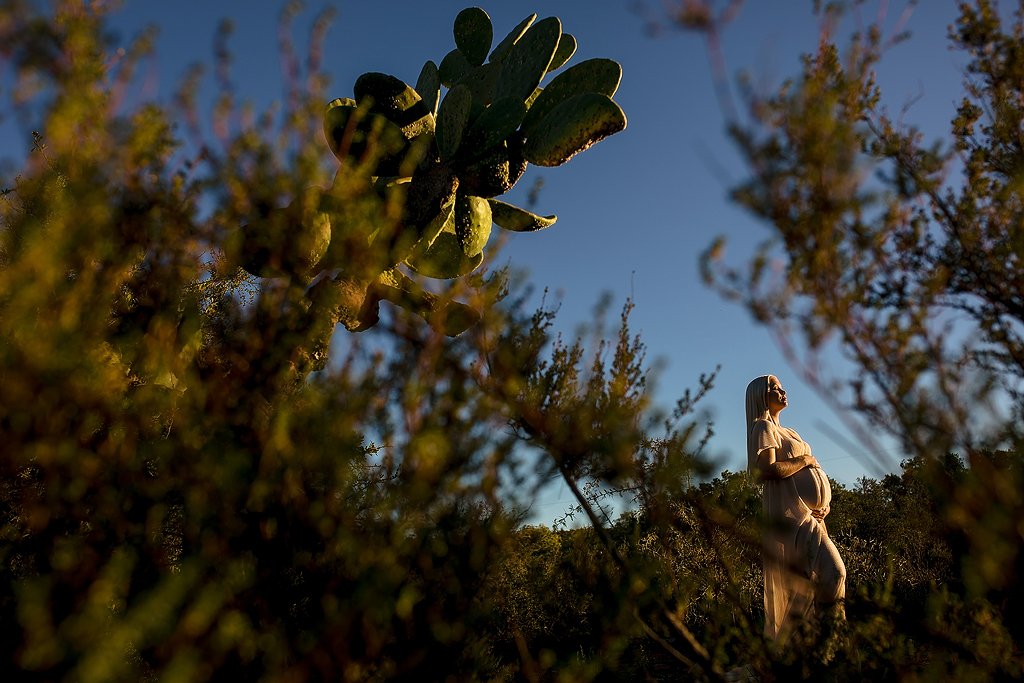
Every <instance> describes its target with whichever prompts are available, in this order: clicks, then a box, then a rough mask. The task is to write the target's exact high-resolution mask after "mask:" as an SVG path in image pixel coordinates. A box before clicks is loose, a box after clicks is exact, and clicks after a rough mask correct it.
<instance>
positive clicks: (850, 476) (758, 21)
mask: <svg viewBox="0 0 1024 683" xmlns="http://www.w3.org/2000/svg"><path fill="white" fill-rule="evenodd" d="M281 4H282V3H279V2H269V1H259V2H254V1H253V0H245V1H243V0H220V1H218V2H210V1H209V0H207V1H205V2H199V1H197V0H177V1H176V2H152V1H150V0H127V1H126V2H124V4H123V9H122V10H121V11H120V12H118V13H117V14H116V15H115V20H114V26H115V28H116V29H117V30H118V31H119V32H120V33H121V34H122V35H123V36H124V37H125V38H126V39H127V38H129V37H131V36H132V35H134V34H135V33H137V32H138V31H139V30H140V28H141V27H142V26H144V25H147V24H155V25H156V26H158V27H159V30H160V34H159V38H158V42H157V51H156V58H155V65H154V71H153V72H152V73H151V74H150V75H149V76H148V77H147V80H148V81H149V85H148V86H147V88H152V89H153V92H154V94H155V95H156V96H157V97H162V98H165V99H166V98H167V96H168V94H169V93H170V92H171V91H172V90H173V89H174V87H175V85H176V84H177V83H178V81H179V79H180V78H181V77H182V75H183V74H184V73H185V69H186V67H187V65H189V64H191V63H194V62H206V63H209V62H210V56H211V55H212V42H213V35H214V31H215V28H216V26H217V22H218V20H219V19H220V18H230V19H231V20H232V21H233V23H234V26H235V31H234V34H233V35H232V38H231V40H230V43H229V45H230V48H231V51H232V53H233V54H234V58H235V59H234V67H233V73H232V76H231V80H232V81H233V83H234V85H235V87H236V93H237V95H238V97H239V98H240V99H249V100H252V101H253V103H254V104H255V105H256V106H257V108H262V107H263V106H266V104H267V103H269V102H270V101H273V100H281V99H283V98H284V97H285V94H284V91H283V87H282V81H283V79H282V70H281V66H280V61H279V58H278V54H277V47H276V46H277V16H278V12H279V10H280V7H281ZM328 4H329V5H330V6H332V7H334V8H335V9H336V11H337V14H336V16H335V19H334V22H333V24H332V27H331V29H330V32H329V34H328V39H327V43H326V53H325V55H324V60H325V66H326V69H327V71H328V72H329V73H330V74H331V75H332V76H333V85H332V88H331V89H330V92H331V95H332V96H336V97H348V96H351V89H352V84H353V82H354V81H355V79H356V78H357V77H358V76H359V75H360V74H361V73H363V72H366V71H383V72H387V73H391V74H393V75H395V76H398V77H399V78H402V79H403V80H405V81H407V82H409V83H414V82H415V80H416V77H417V75H418V73H419V70H420V68H421V66H422V65H423V62H424V61H425V60H426V59H433V60H434V61H435V62H440V60H441V58H442V57H443V56H444V55H445V54H446V53H447V52H448V51H449V50H450V49H451V48H452V47H453V46H454V42H453V37H452V30H451V27H452V21H453V19H454V17H455V15H456V14H457V13H458V11H459V10H460V9H462V8H463V7H465V6H466V3H464V2H452V1H450V0H433V1H431V2H429V3H428V2H422V1H413V0H392V1H391V2H347V1H344V0H340V1H337V2H333V3H328ZM479 4H480V6H482V7H483V8H484V9H485V10H486V11H487V12H488V13H489V14H490V16H491V19H492V21H493V23H494V26H495V40H496V41H497V40H499V39H500V38H501V37H502V36H504V34H505V33H506V32H507V31H508V30H509V29H511V28H512V27H513V26H514V25H515V24H516V23H518V22H519V21H520V20H521V19H523V18H524V17H525V16H527V15H528V14H530V13H531V12H537V13H538V14H539V15H540V16H541V17H544V16H550V15H554V16H558V17H559V18H560V19H561V20H562V25H563V30H565V31H568V32H570V33H572V34H574V35H575V36H576V38H577V40H578V42H579V50H578V52H577V53H576V56H575V57H574V58H573V62H572V63H575V62H577V61H580V60H582V59H587V58H590V57H609V58H612V59H615V60H617V61H619V62H620V63H621V64H622V66H623V79H622V84H621V86H620V89H619V91H618V93H617V95H616V97H615V99H616V101H617V102H619V104H620V105H621V106H622V108H623V110H624V111H625V113H626V116H627V118H628V122H629V123H628V127H627V129H626V130H625V131H624V132H622V133H620V134H617V135H615V136H613V137H612V138H609V139H607V140H605V141H604V142H602V143H600V144H599V145H597V146H595V147H593V148H591V149H590V150H588V151H587V152H585V153H584V154H581V155H579V156H578V157H576V158H574V159H573V160H571V161H570V162H569V163H568V164H566V165H564V166H562V167H559V168H554V169H537V168H535V167H531V170H530V171H529V172H528V175H527V177H525V178H524V179H523V180H522V181H520V183H519V185H518V186H517V187H516V188H515V190H514V191H513V192H512V193H511V194H510V195H508V196H507V198H508V199H509V201H512V202H513V203H525V202H526V198H525V195H526V191H527V189H528V188H529V187H530V186H531V185H532V184H533V182H534V180H535V179H536V178H540V179H542V180H543V183H544V184H543V189H542V191H541V194H540V198H539V202H538V203H537V205H536V210H537V212H538V213H543V214H549V213H556V214H558V216H559V220H558V223H557V224H556V225H555V226H553V227H552V228H550V229H548V230H546V231H542V232H539V233H533V234H523V235H513V236H512V238H511V239H510V240H509V241H508V244H507V246H506V247H505V248H504V250H503V251H502V252H501V257H500V258H499V262H500V263H504V262H506V261H507V262H509V263H510V264H511V265H512V266H514V267H517V268H522V269H525V270H526V271H527V272H528V274H529V280H530V282H531V283H533V285H534V286H535V287H536V289H537V291H538V292H540V291H541V290H543V289H544V288H549V289H550V290H551V292H552V293H553V295H554V298H555V300H557V301H560V302H561V312H560V316H559V319H560V323H559V324H560V325H562V327H563V329H564V330H566V331H567V332H569V333H572V332H573V331H574V330H575V329H576V328H577V326H578V325H580V324H581V323H585V322H587V321H588V320H589V319H590V317H591V313H592V310H593V307H594V305H595V304H596V303H597V301H598V300H599V298H600V297H601V295H602V294H603V293H606V292H607V293H610V294H611V295H612V297H613V301H614V303H613V306H612V312H613V313H614V312H617V310H618V308H619V307H620V306H621V305H622V303H623V301H624V300H625V298H626V297H627V296H632V297H633V298H634V300H635V304H636V308H635V312H634V315H633V318H632V324H633V326H634V328H635V330H636V331H638V332H640V333H641V334H642V336H643V339H644V341H645V343H646V344H647V347H648V351H649V357H650V359H651V360H652V361H658V362H659V363H660V364H661V366H662V369H661V371H660V373H659V375H658V377H659V379H658V384H657V386H658V394H657V395H658V398H659V400H660V401H662V402H664V404H665V405H666V406H669V405H671V403H672V402H673V401H674V399H675V398H676V397H678V396H679V395H681V394H682V392H683V391H684V390H685V388H687V387H694V386H695V385H696V380H697V377H698V376H699V375H700V374H701V373H704V372H709V371H711V370H713V369H714V368H715V367H716V366H718V365H720V366H721V372H720V374H719V376H718V379H717V382H716V386H715V388H714V390H713V391H712V392H711V394H710V396H709V397H708V400H706V401H705V402H704V407H705V408H707V409H708V410H709V411H710V414H711V417H712V419H713V420H714V422H715V432H716V436H715V437H714V439H713V441H712V443H711V452H712V453H713V454H714V455H715V456H716V457H717V459H718V460H719V462H720V467H722V468H729V469H732V470H736V469H740V468H742V467H743V466H744V465H743V463H744V459H745V456H744V454H743V451H744V429H745V428H744V423H743V419H744V418H743V407H742V401H743V392H744V388H745V387H746V384H747V382H748V381H749V380H750V379H752V378H753V377H755V376H757V375H761V374H765V373H767V372H771V373H774V374H777V375H778V376H779V377H780V378H781V379H782V381H783V383H784V384H785V385H786V386H787V387H788V389H789V393H790V399H791V407H790V408H789V409H787V411H786V413H784V414H783V419H784V422H785V423H786V424H788V425H790V426H793V427H794V428H796V429H797V430H798V431H799V432H800V433H801V435H802V436H803V437H804V438H805V440H807V441H808V442H809V443H810V444H811V445H812V447H813V449H814V452H815V454H816V455H817V456H818V458H819V460H820V461H821V462H822V464H823V465H824V466H825V468H826V470H827V471H828V472H829V474H830V475H831V476H833V477H834V478H836V479H838V480H840V481H842V482H846V483H853V482H854V480H855V479H856V478H858V477H860V476H864V475H867V476H873V477H877V476H880V475H881V474H882V473H883V472H884V469H879V468H877V467H874V466H872V465H871V461H870V460H869V459H868V458H866V457H865V456H864V453H863V450H864V449H863V448H861V447H854V448H847V447H844V446H842V445H840V444H839V443H838V442H837V441H836V440H835V439H834V438H833V436H832V434H831V431H830V430H829V429H828V427H827V426H828V425H831V426H833V427H836V426H838V422H839V421H838V420H837V417H836V416H835V415H834V414H833V413H831V412H830V411H829V410H828V409H827V408H826V407H825V406H824V402H823V401H822V400H821V398H820V397H818V396H816V395H815V394H814V393H813V391H812V390H811V389H809V388H808V387H806V386H805V385H803V384H802V383H801V382H800V381H799V380H798V378H797V376H796V374H795V373H794V372H792V371H790V369H789V366H788V364H787V362H786V360H785V359H784V357H783V355H782V354H781V353H780V352H779V351H778V350H777V349H776V347H775V345H774V344H773V342H772V340H771V338H770V337H769V335H768V334H767V332H766V331H765V330H764V329H762V328H760V327H758V326H757V325H756V324H754V323H753V322H752V320H751V319H750V317H749V316H748V315H747V313H746V312H745V311H744V310H743V309H741V308H740V307H738V306H737V305H735V304H732V303H728V302H725V301H723V300H722V299H721V298H720V297H719V296H718V295H717V294H716V293H714V292H712V291H710V290H708V289H707V288H706V287H705V286H704V285H703V284H702V283H701V281H700V278H699V272H698V259H699V255H700V253H701V252H702V251H703V250H704V249H705V248H707V246H708V245H709V244H710V242H711V241H712V240H713V239H714V238H715V237H716V236H717V235H724V236H726V237H727V238H728V240H729V242H728V247H727V258H728V260H729V261H730V262H731V263H733V264H738V263H740V261H741V259H742V258H743V256H744V255H746V254H749V253H750V250H751V248H752V245H755V244H757V243H759V242H761V241H762V240H764V239H765V238H767V237H768V235H769V233H768V230H767V228H766V227H765V226H763V225H761V224H759V223H757V222H755V221H753V220H752V219H751V218H749V217H748V216H747V215H746V214H745V213H744V212H742V211H740V210H739V209H737V208H736V207H734V206H731V205H730V203H729V201H728V196H727V195H728V189H729V187H730V186H731V185H732V184H734V183H736V182H738V181H739V180H741V179H742V178H743V169H742V166H741V165H740V163H739V160H738V157H737V155H736V154H735V152H734V150H733V148H732V146H731V143H730V142H729V141H728V139H727V137H726V136H725V133H724V118H723V113H722V110H721V108H720V106H719V103H718V101H717V100H716V97H715V94H714V89H713V84H712V78H711V69H710V66H709V61H708V57H707V52H706V50H705V46H704V43H703V40H702V39H700V38H699V37H698V36H696V35H694V34H689V33H682V32H680V31H677V30H674V29H673V28H672V27H671V26H670V25H669V23H668V21H667V18H666V16H665V14H664V11H665V10H664V8H665V7H666V6H668V5H670V4H672V3H670V2H662V1H661V0H649V1H648V2H647V3H646V5H645V4H644V3H642V2H639V3H638V2H636V1H634V0H602V1H601V2H600V3H598V2H593V1H591V0H548V1H546V2H537V0H533V2H524V1H523V0H502V1H501V2H482V3H479ZM718 4H719V5H721V4H724V3H721V2H720V3H718ZM811 5H812V3H811V2H810V0H807V1H796V0H792V1H790V0H787V1H785V2H770V3H769V2H764V1H761V2H755V1H748V2H747V3H745V5H744V6H743V8H742V9H741V11H740V14H739V16H738V18H737V20H736V21H735V22H734V23H733V24H732V25H731V26H729V27H728V28H727V30H726V32H725V34H724V45H723V47H724V53H725V56H726V60H727V63H728V67H729V70H730V73H732V74H735V73H736V72H737V71H738V70H740V69H745V70H747V71H748V72H749V73H750V75H751V76H752V77H753V79H754V82H755V83H757V84H759V86H760V85H764V84H769V85H770V84H778V83H779V82H780V81H781V80H782V79H783V78H785V77H787V76H790V75H793V74H795V73H796V72H797V69H798V58H799V55H800V54H801V53H802V52H807V51H809V50H812V49H813V48H814V47H815V45H816V42H817V39H818V33H819V31H818V23H817V20H816V18H815V17H814V16H813V15H812V12H811ZM324 6H327V4H322V3H317V2H313V1H310V2H307V3H306V10H305V11H303V12H302V13H301V14H300V15H299V16H298V18H297V20H296V21H295V24H294V25H295V29H296V34H297V36H299V37H304V36H305V35H307V34H308V30H309V27H310V25H311V22H312V18H313V16H314V15H315V13H316V12H317V11H319V10H320V9H322V8H323V7H324ZM883 6H889V9H888V17H887V18H886V19H885V22H884V23H885V25H886V26H889V27H892V26H893V25H894V24H896V23H897V21H898V19H899V17H900V15H901V14H902V11H903V9H904V7H905V3H903V2H889V3H886V2H884V1H881V2H878V1H871V2H867V3H865V6H864V8H863V9H862V10H861V11H862V12H864V14H865V15H866V18H867V19H871V18H873V16H874V14H875V13H876V12H877V11H878V10H879V8H880V7H883ZM954 17H955V3H954V2H953V1H952V0H936V1H932V0H929V2H927V3H921V4H920V5H919V6H917V7H916V8H915V9H914V11H913V13H912V15H911V16H910V18H909V20H908V22H907V25H906V28H907V29H909V30H910V31H911V32H912V34H913V36H912V38H911V39H910V40H909V41H908V42H905V43H902V44H899V45H897V46H895V47H893V48H892V49H890V51H889V52H888V54H887V55H886V57H885V59H884V60H883V63H882V65H881V67H880V70H879V74H878V77H879V82H880V84H881V86H882V88H883V91H884V101H885V103H886V105H887V106H888V107H889V108H890V109H891V110H892V111H894V112H898V111H899V110H900V109H901V108H903V107H904V106H905V105H908V104H909V105H910V106H909V109H908V110H907V112H906V114H905V115H904V118H905V119H906V120H907V121H908V122H914V123H916V124H918V125H920V126H921V128H922V129H923V130H924V131H925V132H926V134H927V135H929V136H938V135H942V134H943V133H944V132H945V131H946V130H947V129H948V121H949V119H950V118H951V117H952V114H953V111H954V107H955V104H956V102H957V100H958V99H959V93H960V82H961V73H960V70H959V67H958V64H959V63H960V61H961V60H960V58H959V57H958V56H957V55H955V54H953V53H951V52H950V51H949V49H948V41H947V39H946V33H947V26H948V25H949V24H950V23H951V22H952V21H953V19H954ZM651 19H656V20H660V21H662V22H663V24H664V29H665V30H663V31H661V32H657V33H654V34H652V33H651V31H650V30H649V28H650V20H651ZM210 76H211V75H210V74H208V78H210ZM5 108H6V105H5ZM16 139H17V140H25V139H27V138H26V131H23V130H20V129H19V128H17V126H15V122H13V121H10V120H8V121H5V122H0V152H4V151H6V152H7V153H8V154H11V153H13V154H14V155H15V156H16V155H17V154H18V153H19V150H18V145H17V143H16V142H15V140H16ZM325 153H326V148H325ZM551 298H552V297H551V296H550V295H549V300H550V299H551ZM834 363H835V365H834V367H835V368H837V369H841V368H842V364H841V363H840V362H839V361H838V360H835V361H834ZM839 431H840V432H841V433H845V431H844V430H842V429H840V430H839ZM886 448H887V450H888V451H889V455H891V456H893V457H894V458H895V459H894V460H892V461H891V462H890V467H891V468H895V467H897V465H898V452H896V451H895V449H892V447H891V446H889V447H886ZM568 500H569V498H568V494H566V493H564V492H549V494H548V496H547V498H546V499H545V500H544V501H542V502H541V503H540V506H539V507H538V508H537V510H536V514H537V516H538V517H539V518H542V519H543V518H550V517H554V516H556V515H557V514H558V513H559V512H560V511H561V507H564V504H566V503H567V502H568Z"/></svg>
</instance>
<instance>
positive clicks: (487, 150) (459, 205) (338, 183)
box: [239, 7, 626, 334]
mask: <svg viewBox="0 0 1024 683" xmlns="http://www.w3.org/2000/svg"><path fill="white" fill-rule="evenodd" d="M536 19H537V15H536V14H532V15H530V16H528V17H526V18H525V19H524V20H523V21H522V22H520V23H519V24H518V25H517V26H516V27H515V28H513V29H512V30H511V31H510V32H509V33H508V34H507V35H506V36H505V38H504V39H502V40H501V41H500V42H499V43H498V44H497V45H496V46H494V47H493V48H492V41H493V39H494V31H493V26H492V24H491V20H490V17H489V16H488V15H487V13H486V12H485V11H484V10H482V9H480V8H478V7H470V8H467V9H465V10H463V11H461V12H460V13H459V14H458V16H457V17H456V18H455V22H454V25H453V31H452V33H453V37H454V40H455V47H454V49H452V50H451V51H450V52H448V54H447V55H445V56H444V58H443V59H442V60H441V62H440V64H439V65H438V64H435V63H434V62H433V61H427V62H426V63H425V64H424V65H423V68H422V69H421V71H420V74H419V77H418V78H417V80H416V86H415V87H411V86H409V85H407V84H406V83H404V82H403V81H401V80H400V79H398V78H395V77H394V76H390V75H388V74H383V73H376V72H371V73H366V74H363V75H362V76H360V77H359V78H358V79H357V80H356V82H355V85H354V88H353V95H354V97H353V98H344V99H337V100H333V101H331V102H330V103H329V104H328V106H327V110H326V112H325V115H324V135H325V137H326V139H327V144H328V147H330V149H331V151H332V152H333V153H334V155H335V156H336V157H337V158H338V160H339V162H340V168H339V171H338V175H337V176H336V177H335V182H334V185H333V186H332V187H331V188H330V189H329V190H328V191H327V192H325V193H323V196H322V197H320V199H319V202H316V201H313V200H310V199H309V198H308V197H306V195H303V197H302V198H301V201H299V203H298V205H299V207H300V208H293V209H289V210H286V211H285V215H287V216H288V217H289V218H288V220H279V219H276V218H275V219H274V220H271V221H270V222H269V223H268V225H263V223H260V222H254V223H253V225H251V226H249V227H247V228H246V230H244V231H243V233H242V234H243V235H244V237H245V240H243V247H240V249H239V252H240V254H241V256H242V262H243V267H245V268H246V269H247V270H249V271H250V272H252V273H253V274H255V275H259V276H264V277H278V276H287V277H293V278H298V279H300V280H304V281H306V282H308V281H310V279H312V278H313V277H315V276H316V275H317V273H318V272H320V271H325V270H326V271H330V275H329V276H325V277H320V278H318V279H317V280H316V284H315V285H314V286H312V287H310V289H309V291H308V292H307V294H308V296H309V298H310V300H311V302H312V304H313V305H312V308H318V307H322V308H324V310H330V311H331V312H332V318H331V319H332V320H336V321H337V322H340V323H342V324H343V325H345V327H346V328H347V329H349V330H352V331H358V330H362V329H367V328H368V327H372V326H373V325H374V324H376V321H377V315H378V314H377V311H378V306H379V303H380V301H382V300H388V301H390V302H392V303H394V304H396V305H399V306H402V307H405V308H407V309H409V310H411V311H413V312H416V313H418V314H420V315H422V316H423V317H424V318H426V319H427V320H429V321H431V323H432V324H435V325H437V326H438V328H439V329H442V330H444V331H445V332H446V333H447V334H458V333H460V332H461V331H463V330H464V329H466V327H467V326H468V325H471V324H472V323H473V321H475V319H476V318H477V317H478V314H477V313H476V312H475V311H473V310H472V309H470V308H469V307H467V306H465V305H463V304H458V303H457V302H444V301H442V300H441V299H439V298H438V297H437V296H436V295H433V294H430V293H429V292H426V291H424V290H423V289H422V288H420V287H419V285H417V284H416V283H415V282H414V281H413V280H411V279H410V278H409V277H407V276H406V275H404V274H402V272H401V270H400V268H409V269H411V271H413V272H414V273H417V274H419V275H423V276H426V277H432V278H441V279H453V278H459V277H462V276H464V275H467V274H469V273H471V272H472V271H473V270H475V269H476V268H478V267H479V266H480V264H481V263H482V262H483V260H484V252H485V250H486V246H487V241H488V238H489V236H490V233H491V229H492V225H495V224H496V225H498V226H499V227H501V228H504V229H506V230H511V231H514V232H531V231H535V230H541V229H544V228H547V227H549V226H551V225H552V224H554V222H555V220H556V218H555V216H539V215H537V214H534V213H531V212H529V211H525V210H523V209H520V208H518V207H515V206H512V205H511V204H507V203H505V202H502V201H500V200H497V199H495V197H498V196H501V195H502V194H504V193H506V192H508V191H509V190H511V189H512V187H513V186H514V185H515V184H516V183H517V182H518V181H519V179H520V178H521V177H522V176H523V173H524V172H525V170H526V167H527V164H528V163H533V164H536V165H539V166H557V165H560V164H563V163H565V162H566V161H568V160H569V159H570V158H572V157H573V156H575V155H576V154H578V153H579V152H581V151H583V150H585V149H587V148H588V147H590V146H591V145H593V144H595V143H596V142H598V141H600V140H602V139H604V138H605V137H608V136H609V135H612V134H614V133H616V132H618V131H620V130H622V129H623V128H625V125H626V118H625V115H624V114H623V113H622V110H621V109H620V108H619V106H618V105H617V104H615V102H614V101H613V100H612V99H611V98H612V96H613V95H614V94H615V91H616V89H617V88H618V84H619V80H620V78H621V75H622V70H621V68H620V67H619V65H618V64H617V63H615V62H613V61H612V60H608V59H590V60H586V61H584V62H581V63H580V64H578V65H576V66H572V67H569V68H567V69H566V70H565V71H563V72H561V73H560V74H559V75H557V76H555V77H554V78H552V79H551V80H550V82H549V83H548V84H547V85H543V83H544V79H545V77H547V76H548V75H549V74H551V73H552V72H554V71H555V70H557V69H560V68H562V67H563V66H564V65H566V63H567V62H569V60H570V59H571V58H572V57H573V55H574V54H575V53H576V48H577V41H576V38H575V37H573V36H572V35H571V34H569V33H564V32H563V31H562V25H561V22H560V21H559V20H558V19H557V18H555V17H548V18H546V19H542V20H540V21H536ZM488 52H489V53H490V54H488ZM442 92H444V96H443V97H442ZM315 194H316V193H313V194H311V195H310V196H314V195H315ZM275 215H276V214H275ZM366 216H378V217H380V218H379V219H378V220H379V223H378V224H376V225H366V224H365V222H366V218H365V217H366ZM296 221H298V222H299V223H300V224H301V225H295V223H296ZM268 226H269V227H268ZM278 252H280V253H278Z"/></svg>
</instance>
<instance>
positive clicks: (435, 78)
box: [416, 59, 441, 117]
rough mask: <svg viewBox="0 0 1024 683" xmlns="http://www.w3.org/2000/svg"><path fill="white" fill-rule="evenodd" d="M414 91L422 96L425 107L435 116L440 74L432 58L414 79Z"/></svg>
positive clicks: (438, 96)
mask: <svg viewBox="0 0 1024 683" xmlns="http://www.w3.org/2000/svg"><path fill="white" fill-rule="evenodd" d="M416 92H417V93H419V96H420V97H422V98H423V102H424V104H426V105H427V109H428V110H430V113H431V114H433V115H434V116H435V117H436V116H437V103H438V101H439V99H440V97H441V76H440V74H439V73H438V71H437V64H434V62H433V61H432V60H429V59H428V60H427V63H426V64H424V65H423V68H422V69H420V75H419V78H417V79H416Z"/></svg>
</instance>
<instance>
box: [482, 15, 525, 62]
mask: <svg viewBox="0 0 1024 683" xmlns="http://www.w3.org/2000/svg"><path fill="white" fill-rule="evenodd" d="M536 18H537V15H536V14H531V15H530V16H528V17H526V18H525V19H523V20H522V21H520V22H519V24H518V25H516V27H515V28H514V29H512V30H511V31H509V33H508V35H507V36H505V37H504V38H503V39H502V41H501V42H500V43H498V46H497V47H496V48H494V51H493V52H491V58H490V60H489V61H491V62H500V61H501V60H502V59H504V58H505V55H506V54H507V53H508V51H509V50H510V49H511V48H512V46H513V45H515V44H516V41H517V40H519V39H520V38H522V37H523V34H524V33H526V29H528V28H530V25H531V24H533V21H534V19H536Z"/></svg>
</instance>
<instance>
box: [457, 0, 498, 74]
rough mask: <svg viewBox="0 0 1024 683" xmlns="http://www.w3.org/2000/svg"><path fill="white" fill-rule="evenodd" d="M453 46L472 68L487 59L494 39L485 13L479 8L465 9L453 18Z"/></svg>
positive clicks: (492, 30)
mask: <svg viewBox="0 0 1024 683" xmlns="http://www.w3.org/2000/svg"><path fill="white" fill-rule="evenodd" d="M454 33H455V45H456V47H458V48H459V50H460V51H461V52H462V54H463V55H465V57H466V60H467V61H468V62H469V63H470V64H471V65H473V66H480V65H481V64H483V63H484V60H485V59H487V53H488V52H489V51H490V49H491V40H493V38H494V29H493V27H492V26H491V18H490V17H489V16H487V12H485V11H483V10H482V9H480V8H479V7H467V8H466V9H464V10H462V11H461V12H459V14H458V16H456V17H455V30H454Z"/></svg>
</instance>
